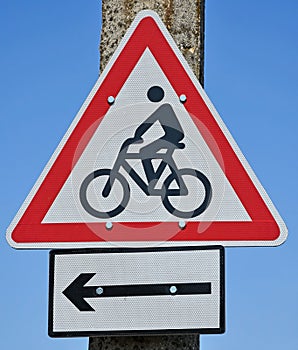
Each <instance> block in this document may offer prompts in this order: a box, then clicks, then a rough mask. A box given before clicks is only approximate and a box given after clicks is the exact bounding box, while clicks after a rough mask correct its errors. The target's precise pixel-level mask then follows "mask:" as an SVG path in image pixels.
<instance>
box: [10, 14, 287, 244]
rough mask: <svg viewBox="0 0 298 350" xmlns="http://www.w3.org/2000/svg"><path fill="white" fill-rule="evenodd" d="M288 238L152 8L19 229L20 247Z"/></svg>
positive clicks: (91, 100) (53, 163)
mask: <svg viewBox="0 0 298 350" xmlns="http://www.w3.org/2000/svg"><path fill="white" fill-rule="evenodd" d="M286 236H287V229H286V226H285V224H284V222H283V221H282V219H281V217H280V216H279V214H278V212H277V210H276V209H275V207H274V206H273V204H272V203H271V201H270V199H269V197H268V195H267V194H266V192H265V191H264V189H263V187H262V186H261V184H260V183H259V181H258V180H257V178H256V176H255V174H254V173H253V171H252V170H251V168H250V166H249V165H248V163H247V161H246V159H245V158H244V156H243V154H242V153H241V151H240V150H239V148H238V146H237V145H236V143H235V141H234V140H233V138H232V136H231V135H230V133H229V131H228V130H227V128H226V126H225V125H224V123H223V121H222V120H221V118H220V116H219V115H218V113H217V112H216V110H215V108H214V107H213V105H212V104H211V102H210V101H209V99H208V97H207V96H206V94H205V92H204V91H203V89H202V87H201V86H200V84H199V82H198V81H197V79H196V77H195V76H194V74H193V72H192V71H191V69H190V68H189V66H188V65H187V63H186V61H185V59H184V58H183V56H182V54H181V53H180V51H179V49H178V48H177V46H176V45H175V43H174V41H173V39H172V38H171V36H170V34H169V33H168V31H167V30H166V28H165V26H164V25H163V23H162V22H161V20H160V19H159V17H158V16H157V15H156V14H155V13H154V12H152V11H142V12H140V13H139V14H138V16H137V17H136V19H135V21H134V22H133V24H132V25H131V27H130V29H129V30H128V32H127V33H126V35H125V37H124V38H123V40H122V41H121V43H120V45H119V47H118V49H117V50H116V52H115V54H114V55H113V57H112V59H111V61H110V62H109V64H108V65H107V67H106V69H105V70H104V72H103V73H102V75H101V76H100V78H99V80H98V81H97V83H96V84H95V86H94V88H93V89H92V91H91V93H90V95H89V96H88V98H87V100H86V101H85V103H84V104H83V106H82V108H81V109H80V111H79V113H78V115H77V116H76V118H75V119H74V121H73V123H72V124H71V126H70V128H69V130H68V131H67V133H66V134H65V136H64V138H63V139H62V141H61V142H60V144H59V146H58V148H57V150H56V151H55V153H54V154H53V156H52V158H51V159H50V161H49V163H48V164H47V166H46V167H45V169H44V171H43V173H42V174H41V176H40V178H39V179H38V181H37V183H36V184H35V186H34V187H33V189H32V191H31V192H30V194H29V195H28V197H27V199H26V200H25V202H24V204H23V206H22V207H21V209H20V210H19V212H18V214H17V215H16V217H15V219H14V220H13V222H12V223H11V225H10V227H9V229H8V232H7V239H8V241H9V243H10V244H11V245H12V246H13V247H16V248H55V247H65V248H71V247H76V248H79V247H85V248H86V247H111V246H133V247H134V246H143V247H147V246H152V245H165V246H182V245H206V244H221V245H224V246H273V245H278V244H281V243H283V242H284V240H285V239H286Z"/></svg>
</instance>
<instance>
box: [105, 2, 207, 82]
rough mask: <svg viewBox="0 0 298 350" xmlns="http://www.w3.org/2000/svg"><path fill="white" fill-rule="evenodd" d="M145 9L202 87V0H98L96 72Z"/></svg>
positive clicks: (203, 20)
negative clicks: (163, 29) (170, 38)
mask: <svg viewBox="0 0 298 350" xmlns="http://www.w3.org/2000/svg"><path fill="white" fill-rule="evenodd" d="M145 9H149V10H153V11H155V12H157V14H158V15H159V16H160V18H161V19H162V21H163V22H164V23H165V25H166V27H167V28H168V30H169V32H170V33H171V35H172V36H173V38H174V40H175V42H176V44H177V45H178V47H179V49H180V50H181V52H182V53H183V54H184V57H185V58H186V60H187V62H188V64H189V65H190V67H191V68H192V70H193V72H194V73H195V74H196V76H197V78H198V79H199V81H200V83H201V84H202V85H203V84H204V26H205V19H204V13H205V11H204V10H205V0H102V31H101V41H100V71H102V70H103V68H104V67H105V66H106V64H107V62H108V61H109V59H110V58H111V56H112V54H113V53H114V51H115V49H116V48H117V46H118V45H119V42H120V40H121V39H122V38H123V36H124V34H125V33H126V31H127V29H128V27H129V26H130V24H131V22H132V21H133V20H134V18H135V16H136V14H137V13H138V12H139V11H141V10H145Z"/></svg>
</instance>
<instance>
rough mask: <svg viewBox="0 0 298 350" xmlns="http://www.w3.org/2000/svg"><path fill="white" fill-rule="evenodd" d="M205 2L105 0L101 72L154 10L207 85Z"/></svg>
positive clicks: (123, 344) (105, 343)
mask: <svg viewBox="0 0 298 350" xmlns="http://www.w3.org/2000/svg"><path fill="white" fill-rule="evenodd" d="M204 5H205V0H187V1H186V0H102V32H101V42H100V70H101V71H102V70H103V68H104V67H105V65H106V64H107V62H108V61H109V59H110V57H111V56H112V54H113V53H114V51H115V49H116V48H117V46H118V44H119V42H120V40H121V39H122V37H123V36H124V34H125V32H126V31H127V29H128V27H129V26H130V24H131V22H132V21H133V19H134V18H135V16H136V14H137V13H138V12H139V11H141V10H144V9H150V10H154V11H155V12H157V13H158V15H159V16H160V17H161V19H162V20H163V22H164V23H165V25H166V27H167V28H168V30H169V32H170V33H171V35H172V36H173V38H174V39H175V41H176V44H177V45H178V47H179V48H180V50H181V51H182V53H183V54H184V56H185V58H186V60H187V62H188V64H189V65H190V67H191V68H192V70H193V71H194V73H195V74H196V76H197V77H198V79H199V81H200V83H201V84H202V85H203V83H204ZM199 347H200V346H199V335H193V334H189V335H163V336H146V337H145V336H138V337H94V338H90V340H89V350H158V349H160V350H165V349H166V350H177V349H179V350H198V349H199Z"/></svg>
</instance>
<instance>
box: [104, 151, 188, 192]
mask: <svg viewBox="0 0 298 350" xmlns="http://www.w3.org/2000/svg"><path fill="white" fill-rule="evenodd" d="M174 149H175V148H172V149H167V151H166V152H165V153H158V152H156V153H155V155H153V157H152V158H151V157H150V158H147V159H149V160H150V161H152V160H153V159H162V161H161V163H160V165H159V166H158V168H157V169H156V170H155V172H154V173H153V174H150V173H149V171H148V169H147V168H146V167H145V166H144V161H145V159H144V158H143V157H142V151H140V153H128V152H127V150H128V147H125V148H123V149H122V150H121V151H120V153H119V155H118V157H117V159H116V161H115V164H114V166H113V168H112V170H111V175H110V178H109V179H108V180H107V183H106V185H105V187H104V189H103V192H102V194H103V196H104V197H108V195H109V194H110V191H111V189H112V187H113V184H114V182H115V179H116V175H117V173H119V171H120V169H121V167H122V168H123V169H124V170H125V171H126V172H127V174H128V175H129V176H130V177H131V178H132V179H133V180H134V182H135V183H136V184H137V185H138V186H139V187H140V189H141V190H142V191H143V192H144V193H145V194H146V195H147V196H164V195H165V191H166V195H167V196H186V195H187V194H188V189H187V187H186V184H185V182H184V181H183V179H182V177H181V176H180V175H179V171H178V168H177V166H176V163H175V161H174V159H173V157H172V154H173V152H174ZM129 159H135V160H141V161H142V165H143V169H144V172H145V174H146V177H147V180H148V183H146V182H145V181H144V180H143V179H142V178H141V177H140V176H139V175H138V174H137V172H136V171H135V170H134V169H133V168H132V167H131V165H130V164H129V163H128V162H127V160H129ZM167 165H168V166H169V167H170V169H171V173H172V174H171V175H170V176H172V177H173V180H174V179H175V180H176V182H177V185H178V188H175V189H165V188H164V187H162V188H161V189H158V188H155V186H156V184H157V182H158V180H159V178H160V177H161V175H162V173H163V172H164V170H165V168H166V166H167Z"/></svg>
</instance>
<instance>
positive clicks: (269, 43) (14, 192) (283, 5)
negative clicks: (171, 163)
mask: <svg viewBox="0 0 298 350" xmlns="http://www.w3.org/2000/svg"><path fill="white" fill-rule="evenodd" d="M206 2H207V4H206V52H205V55H206V56H205V62H206V64H205V82H206V83H205V89H206V91H207V94H208V95H209V97H210V98H211V100H212V102H213V103H214V105H215V106H216V108H217V110H218V111H219V113H220V114H221V116H222V118H223V120H224V122H225V123H226V125H227V127H228V128H229V129H230V131H231V133H232V135H233V136H234V138H235V140H236V141H237V143H238V145H239V146H240V148H241V150H242V152H243V153H244V155H245V156H246V158H247V159H248V161H249V163H250V165H251V166H252V168H253V169H254V171H255V173H256V174H257V176H258V178H259V179H260V181H261V183H262V184H263V186H264V187H265V189H266V190H267V192H268V194H269V196H270V197H271V199H272V200H273V202H274V203H275V205H276V207H277V208H278V210H279V212H280V214H281V215H282V217H283V218H284V220H285V222H286V224H287V226H288V228H289V238H288V240H287V241H286V243H285V244H284V245H282V246H280V247H277V248H228V249H226V299H227V300H226V309H227V312H226V323H227V331H226V333H225V334H224V335H204V336H202V337H201V349H202V350H203V349H204V350H210V349H219V348H220V349H223V350H225V349H229V350H233V349H239V348H241V350H248V349H252V348H253V349H267V348H268V349H271V350H277V349H280V348H283V349H297V348H298V339H297V335H296V333H297V332H296V323H297V314H298V302H297V296H298V279H297V266H298V264H297V262H298V261H297V252H296V247H297V244H298V239H297V237H296V234H295V233H296V232H297V230H298V224H297V220H296V216H297V214H298V212H297V197H298V193H297V184H296V182H297V175H296V173H297V155H296V153H297V150H298V141H297V140H298V138H297V131H298V128H297V102H296V101H297V93H298V84H297V81H298V69H297V67H298V65H297V62H298V45H297V36H298V27H297V17H298V3H297V2H296V1H295V0H285V1H283V2H280V1H277V0H271V1H269V0H263V1H257V0H251V1H249V2H247V1H232V0H225V1H211V0H207V1H206ZM0 29H1V36H0V38H1V56H0V60H1V66H0V67H1V68H0V69H1V84H0V89H1V139H0V143H1V149H2V152H1V164H2V171H1V173H0V181H1V196H0V197H1V201H0V205H1V220H0V225H1V226H0V227H1V232H2V235H1V237H0V261H1V264H0V269H1V270H0V271H1V294H0V295H1V298H0V305H1V315H0V333H1V337H0V348H1V349H2V348H3V349H19V348H21V347H22V349H40V348H42V349H44V350H48V349H61V348H63V349H65V350H67V349H72V350H76V349H87V339H86V338H77V339H76V338H74V339H51V338H49V337H48V335H47V303H48V251H47V250H43V251H41V250H36V251H35V250H32V251H29V250H26V251H17V250H14V249H12V248H10V247H9V246H8V244H7V243H6V240H5V231H6V228H7V226H8V225H9V223H10V221H11V220H12V218H13V217H14V215H15V214H16V212H17V210H18V208H19V207H20V205H21V204H22V202H23V200H24V199H25V197H26V195H27V194H28V192H29V191H30V189H31V187H32V186H33V184H34V183H35V181H36V179H37V177H38V176H39V174H40V172H41V171H42V170H43V168H44V166H45V164H46V162H47V161H48V159H49V157H50V156H51V154H52V153H53V151H54V150H55V148H56V146H57V144H58V142H59V141H60V139H61V138H62V136H63V135H64V133H65V131H66V130H67V128H68V126H69V124H70V123H71V121H72V119H73V117H74V116H75V115H76V112H77V111H78V109H79V107H80V106H81V104H82V103H83V101H84V99H85V98H86V96H87V94H88V92H89V91H90V89H91V88H92V86H93V84H94V83H95V81H96V79H97V76H98V66H99V53H98V45H99V33H100V2H99V1H88V2H86V1H81V0H77V1H70V0H65V1H63V2H61V1H58V0H52V1H37V0H28V1H26V2H24V1H20V0H10V1H3V0H2V1H1V13H0Z"/></svg>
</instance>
